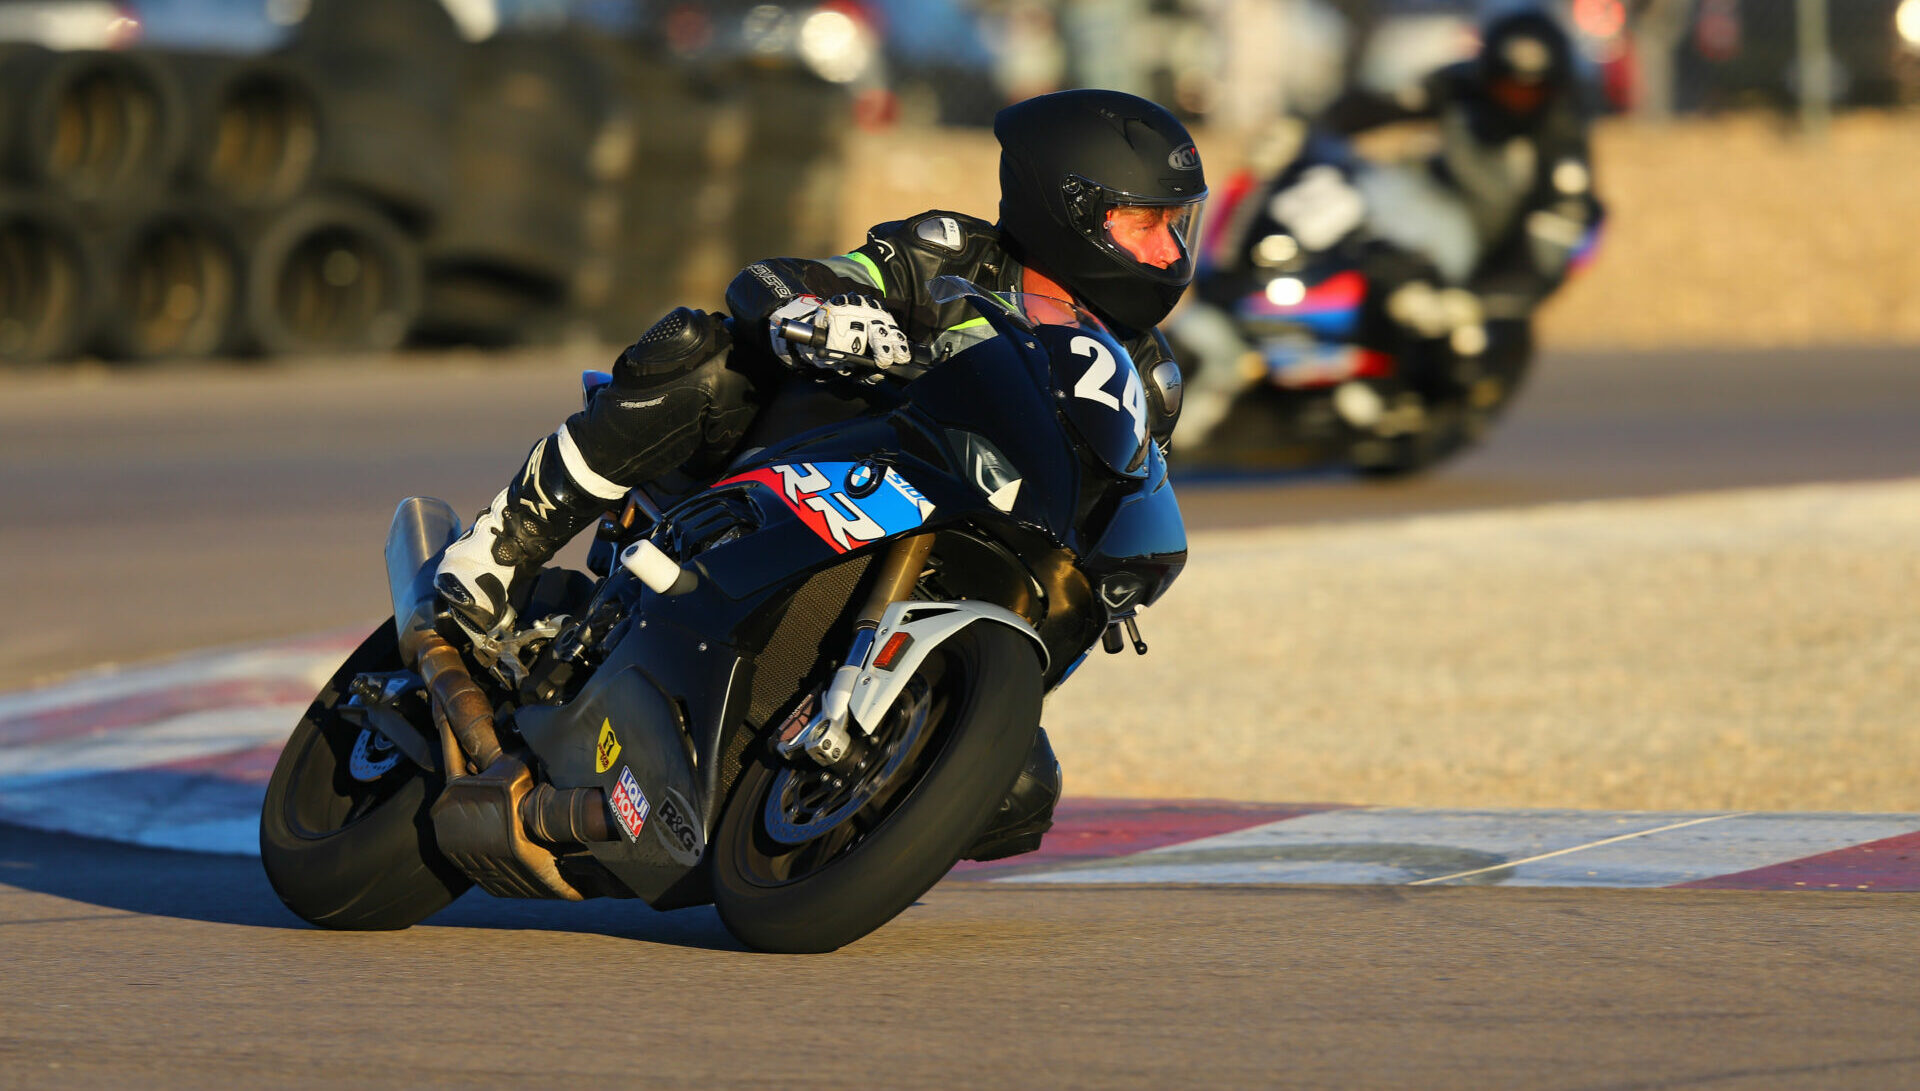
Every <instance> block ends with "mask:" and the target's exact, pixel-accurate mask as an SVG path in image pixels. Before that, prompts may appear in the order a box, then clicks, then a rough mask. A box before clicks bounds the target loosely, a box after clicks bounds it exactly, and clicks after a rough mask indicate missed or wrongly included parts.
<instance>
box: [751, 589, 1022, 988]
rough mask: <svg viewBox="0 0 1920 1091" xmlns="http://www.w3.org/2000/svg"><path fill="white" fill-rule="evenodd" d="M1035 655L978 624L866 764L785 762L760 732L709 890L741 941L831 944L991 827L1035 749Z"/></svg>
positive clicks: (898, 714) (896, 901)
mask: <svg viewBox="0 0 1920 1091" xmlns="http://www.w3.org/2000/svg"><path fill="white" fill-rule="evenodd" d="M1040 695H1041V674H1040V663H1039V660H1038V658H1037V657H1036V656H1035V655H1034V650H1033V647H1032V645H1031V643H1030V642H1029V641H1028V640H1027V638H1026V637H1024V636H1022V635H1021V634H1019V633H1018V632H1016V631H1014V630H1013V629H1011V628H1008V627H1006V626H1002V625H998V624H992V623H980V624H975V625H971V626H969V627H967V628H966V629H963V630H961V631H960V632H959V633H956V634H955V635H954V636H953V637H952V638H950V639H948V640H947V641H945V642H944V643H942V644H941V645H940V646H939V647H938V648H935V649H934V650H933V652H932V653H931V654H930V655H928V656H927V658H926V660H925V661H923V662H922V663H921V665H920V667H919V668H918V669H917V670H916V671H915V672H914V677H913V678H912V679H911V680H910V681H909V683H908V685H907V688H906V691H905V692H904V693H903V694H902V696H901V697H900V698H899V700H897V701H895V702H894V705H893V707H892V708H891V709H889V710H888V712H887V715H886V718H885V721H884V722H883V723H882V724H881V726H880V728H879V729H878V730H877V731H876V732H875V737H874V739H873V749H872V751H871V753H870V754H869V756H868V759H867V762H866V765H865V767H864V768H863V769H862V770H859V771H856V772H851V773H847V772H837V771H833V770H828V769H824V768H820V767H818V766H815V765H813V764H812V763H810V762H809V761H807V759H805V758H799V759H795V761H793V762H792V763H789V762H787V761H785V760H783V759H781V757H780V756H779V754H778V753H777V752H776V751H775V750H774V749H773V747H772V745H771V743H770V741H763V742H761V743H759V744H756V747H755V749H754V751H753V752H752V757H751V760H750V761H749V763H748V764H747V766H746V768H744V769H743V770H741V773H740V779H739V781H738V783H737V784H736V786H735V788H734V791H733V795H732V797H731V798H730V799H729V800H728V802H727V806H726V809H725V811H724V812H723V813H722V814H721V817H720V828H719V831H718V835H717V836H716V838H715V844H714V891H713V900H714V903H715V906H716V907H717V908H718V909H719V911H720V919H721V920H722V921H723V922H725V924H726V926H727V928H728V930H729V931H731V932H732V933H733V934H734V935H735V936H736V937H738V938H739V939H740V940H741V942H743V943H745V944H747V945H748V946H750V947H754V948H757V949H759V950H762V951H782V952H795V953H799V952H814V951H831V950H833V949H835V948H837V947H840V946H843V945H845V944H848V943H851V942H853V941H854V940H856V939H859V938H860V937H861V936H864V935H866V934H867V933H868V932H871V931H873V930H874V929H876V928H878V927H880V926H881V925H883V924H885V923H886V922H887V921H889V920H892V919H893V918H894V917H895V916H896V915H898V914H899V913H900V912H901V910H904V909H905V908H907V906H909V905H912V904H913V902H914V899H916V898H918V897H919V896H920V895H922V894H924V893H926V891H927V888H929V887H931V886H932V885H933V884H934V883H936V882H938V881H939V880H940V877H941V876H943V875H945V874H946V873H947V869H949V868H951V867H952V866H953V864H954V861H956V860H958V859H959V858H960V854H961V853H962V852H964V851H966V849H967V846H969V845H970V844H972V843H973V841H974V840H975V839H976V838H977V837H978V836H979V834H980V833H981V831H983V830H984V829H986V827H987V824H988V823H989V822H990V821H991V820H992V819H993V817H994V814H995V811H996V809H997V808H998V807H999V805H1000V801H1001V799H1002V798H1004V797H1005V796H1006V794H1007V790H1008V789H1009V788H1011V787H1012V785H1013V782H1014V779H1015V778H1016V777H1017V776H1019V774H1020V770H1021V768H1022V767H1023V766H1024V764H1025V762H1026V760H1027V754H1028V752H1029V751H1030V750H1031V749H1032V748H1033V740H1034V733H1035V731H1037V730H1038V728H1039V723H1040Z"/></svg>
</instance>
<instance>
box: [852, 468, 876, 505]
mask: <svg viewBox="0 0 1920 1091" xmlns="http://www.w3.org/2000/svg"><path fill="white" fill-rule="evenodd" d="M881 473H882V470H881V469H880V467H878V466H876V465H874V464H873V463H871V462H861V463H857V464H855V465H854V467H853V469H851V470H848V471H847V495H849V496H851V497H853V498H854V499H856V500H858V499H859V498H860V497H863V496H866V495H867V494H868V493H871V492H872V491H873V490H875V489H877V488H879V487H880V476H881Z"/></svg>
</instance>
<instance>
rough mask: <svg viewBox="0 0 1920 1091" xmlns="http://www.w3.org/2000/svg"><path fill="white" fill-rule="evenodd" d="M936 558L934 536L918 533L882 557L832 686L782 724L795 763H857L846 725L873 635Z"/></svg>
mask: <svg viewBox="0 0 1920 1091" xmlns="http://www.w3.org/2000/svg"><path fill="white" fill-rule="evenodd" d="M932 553H933V535H932V534H916V535H914V536H912V537H909V538H902V539H900V540H899V541H897V542H895V543H894V544H893V545H892V546H891V547H889V548H888V550H887V551H886V553H885V554H884V555H883V556H882V557H881V559H880V568H879V571H878V572H877V573H876V575H875V577H874V582H873V587H872V589H871V590H870V591H868V593H867V601H866V603H865V605H863V606H862V607H861V609H860V617H859V620H858V621H856V622H855V623H854V628H853V641H852V643H851V644H849V645H848V647H847V654H846V656H845V657H844V658H842V659H841V662H840V669H839V670H837V671H835V672H834V673H833V681H832V682H830V683H828V684H827V689H826V692H825V693H824V694H822V695H821V697H820V699H819V702H818V707H817V708H815V707H814V704H815V702H814V701H813V700H812V699H811V698H809V699H808V700H807V701H806V702H804V703H802V704H801V706H800V708H799V709H797V710H795V712H794V714H793V715H792V716H790V717H788V718H787V722H786V723H785V724H784V725H782V727H781V729H780V736H779V742H778V744H777V745H778V747H779V750H780V754H781V756H783V757H789V758H790V757H792V756H794V755H795V754H799V753H805V754H806V755H807V756H808V757H810V758H812V759H813V760H814V761H816V762H818V763H819V764H821V765H824V766H828V767H834V766H839V765H841V764H843V763H846V762H847V761H848V759H849V757H850V756H851V757H853V758H854V760H856V761H857V758H858V755H857V754H855V750H856V746H855V743H854V739H853V734H852V732H850V731H849V730H848V729H847V721H848V720H849V719H851V718H852V717H851V716H849V715H848V710H849V709H850V708H851V707H852V704H853V690H854V686H855V684H856V683H857V681H858V679H859V677H860V672H861V671H862V670H863V669H865V667H866V664H867V659H868V657H869V656H871V655H872V654H873V641H874V633H875V632H876V631H878V630H879V628H880V619H881V617H882V616H884V615H885V614H886V612H887V607H889V606H892V605H893V604H894V603H896V602H899V601H900V600H902V599H905V598H909V597H911V596H912V595H913V588H914V585H915V584H917V583H918V582H919V580H920V573H921V572H922V571H924V570H925V568H926V566H927V558H928V557H929V556H930V555H931V554H932Z"/></svg>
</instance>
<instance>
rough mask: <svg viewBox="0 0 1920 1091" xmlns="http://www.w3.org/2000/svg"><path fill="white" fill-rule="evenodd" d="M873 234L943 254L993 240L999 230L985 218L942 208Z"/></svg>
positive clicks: (968, 250)
mask: <svg viewBox="0 0 1920 1091" xmlns="http://www.w3.org/2000/svg"><path fill="white" fill-rule="evenodd" d="M873 235H874V237H875V238H881V237H890V238H891V241H893V242H895V243H898V244H904V245H907V246H911V247H913V248H915V249H917V250H925V251H927V252H928V253H932V254H937V255H939V256H941V257H946V258H950V257H954V256H956V255H960V254H965V253H969V252H971V251H973V250H974V249H975V244H976V243H977V242H978V241H980V240H982V239H986V240H989V241H992V240H997V239H998V238H999V232H998V231H996V230H995V229H994V226H993V225H992V224H990V223H988V222H986V221H985V220H980V219H976V218H974V217H972V216H963V215H961V214H960V213H958V212H947V211H945V210H943V209H934V210H932V211H930V212H922V213H921V214H919V215H918V216H909V217H907V218H906V219H904V220H899V221H896V222H894V223H890V224H884V225H882V226H880V227H877V228H875V229H874V231H873Z"/></svg>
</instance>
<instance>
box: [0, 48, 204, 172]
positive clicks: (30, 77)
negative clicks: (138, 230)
mask: <svg viewBox="0 0 1920 1091" xmlns="http://www.w3.org/2000/svg"><path fill="white" fill-rule="evenodd" d="M0 80H4V82H5V84H6V85H7V86H6V91H5V94H4V97H5V100H6V101H7V102H8V104H9V105H10V106H11V108H12V109H13V113H14V116H13V120H12V122H11V123H10V124H9V125H8V126H7V128H8V129H10V130H11V143H10V145H9V147H8V155H7V163H8V166H9V168H10V169H9V173H10V174H11V175H13V176H14V177H15V178H17V179H19V180H20V181H21V182H23V183H25V184H26V185H28V186H31V187H33V188H36V189H40V190H44V191H47V192H52V193H58V194H60V195H62V196H65V197H67V198H69V199H71V200H74V201H80V202H88V203H103V202H109V201H115V200H120V199H124V198H127V197H133V196H140V195H145V194H151V193H153V192H155V191H157V190H159V189H160V188H162V187H164V186H165V185H166V184H167V183H168V180H169V179H170V178H171V177H172V175H173V173H174V171H175V170H176V169H177V168H178V166H179V163H180V158H181V156H182V154H183V152H184V151H185V147H186V132H185V129H184V122H185V117H186V114H185V111H184V109H183V105H182V100H181V88H180V84H179V80H178V78H177V76H176V74H175V72H174V71H173V69H172V68H171V67H170V66H168V65H167V64H165V63H164V62H162V61H160V60H159V59H158V58H156V57H154V56H151V55H148V54H142V53H107V52H94V51H90V50H83V51H77V52H72V53H56V52H52V51H50V50H41V49H35V50H29V51H24V52H20V53H16V54H14V55H12V56H9V57H8V58H7V59H6V63H5V67H4V69H0Z"/></svg>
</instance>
